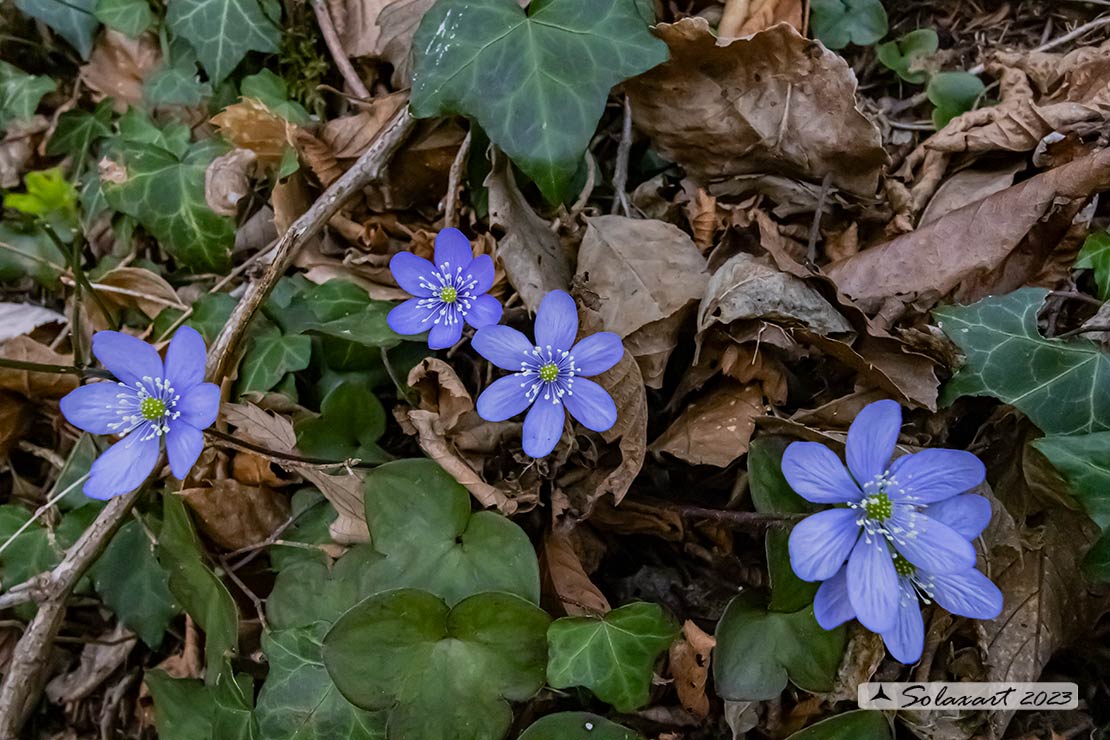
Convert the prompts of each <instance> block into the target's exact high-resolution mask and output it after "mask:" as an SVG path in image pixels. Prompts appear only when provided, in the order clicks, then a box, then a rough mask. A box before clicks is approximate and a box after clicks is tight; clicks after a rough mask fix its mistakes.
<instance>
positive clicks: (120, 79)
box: [80, 28, 162, 113]
mask: <svg viewBox="0 0 1110 740" xmlns="http://www.w3.org/2000/svg"><path fill="white" fill-rule="evenodd" d="M161 59H162V53H161V51H160V50H159V47H158V39H156V38H155V37H154V36H153V35H151V34H149V33H147V34H143V35H142V36H140V37H139V38H137V39H132V38H129V37H127V36H125V35H124V34H122V33H120V32H119V31H113V30H112V29H110V28H108V29H105V31H104V33H103V34H101V35H100V38H99V39H98V40H97V42H96V45H95V46H94V47H93V50H92V54H91V55H90V56H89V62H88V64H85V65H82V67H81V75H80V76H81V80H82V81H83V82H84V83H85V84H86V85H88V86H89V87H91V88H92V89H93V90H94V91H95V92H96V93H97V95H94V96H93V97H94V98H95V99H96V100H97V101H98V102H99V101H101V100H103V99H104V98H111V99H112V107H113V108H115V110H116V113H126V112H127V108H128V107H129V106H132V105H136V106H137V105H141V104H142V102H143V82H144V81H145V80H146V78H147V77H148V76H149V75H150V73H151V72H153V71H154V70H155V69H157V68H158V66H159V64H160V63H161Z"/></svg>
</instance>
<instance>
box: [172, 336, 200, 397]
mask: <svg viewBox="0 0 1110 740" xmlns="http://www.w3.org/2000/svg"><path fill="white" fill-rule="evenodd" d="M206 356H207V350H206V349H205V346H204V339H203V338H202V337H201V335H200V332H198V331H197V330H196V329H194V328H193V327H191V326H182V327H181V328H180V329H178V330H177V332H175V333H174V335H173V339H172V340H171V341H170V347H169V349H167V350H166V361H165V363H164V364H165V372H164V374H163V375H162V377H163V378H165V379H166V380H168V381H169V383H170V385H171V386H173V389H174V390H175V391H176V392H178V393H185V392H186V391H188V390H189V389H190V388H192V387H193V386H195V385H197V384H198V383H200V382H202V381H203V380H204V361H205V359H206Z"/></svg>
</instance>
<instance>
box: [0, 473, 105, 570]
mask: <svg viewBox="0 0 1110 740" xmlns="http://www.w3.org/2000/svg"><path fill="white" fill-rule="evenodd" d="M88 477H89V476H88V474H87V473H86V474H85V475H83V476H81V477H80V478H78V479H77V480H75V481H73V483H71V484H69V485H68V486H66V487H65V489H64V490H62V492H61V493H57V494H55V495H54V496H52V497H51V498H49V499H48V500H47V502H46V503H45V504H43V505H42V506H40V507H39V508H38V509H36V510H35V513H34V514H32V515H31V516H30V517H29V518H28V519H27V521H25V522H23V524H20V525H19V528H18V529H16V530H15V532H13V533H12V536H11V537H9V538H8V539H6V540H4V542H3V544H0V553H2V552H4V551H5V550H7V549H8V548H9V547H11V544H12V543H13V542H15V540H16V538H17V537H19V535H21V534H23V533H24V532H26V531H27V528H28V527H30V526H31V525H32V524H34V523H35V522H37V521H38V520H39V517H41V516H42V515H43V514H45V513H46V512H48V511H50V509H51V508H52V507H53V506H54V504H56V503H58V502H59V501H61V500H62V499H63V498H65V497H66V496H68V495H69V492H70V491H72V490H73V489H74V488H77V486H79V485H81V484H82V483H84V482H85V480H86V479H87V478H88Z"/></svg>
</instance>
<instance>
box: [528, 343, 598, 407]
mask: <svg viewBox="0 0 1110 740" xmlns="http://www.w3.org/2000/svg"><path fill="white" fill-rule="evenodd" d="M581 370H582V368H580V367H578V366H577V365H575V364H574V355H572V354H571V353H570V352H569V351H567V350H561V349H553V348H552V347H551V345H550V344H549V345H547V346H545V347H540V346H538V345H537V346H535V347H533V348H532V349H531V350H530V351H528V352H526V353H525V354H524V359H522V360H521V362H520V371H519V372H518V373H517V375H518V376H520V378H521V379H522V382H521V384H520V387H521V388H524V389H525V391H524V392H525V395H526V396H527V398H528V400H529V402H531V401H535V400H536V399H537V398H539V397H540V396H541V394H542V396H543V400H545V401H550V402H551V403H553V404H559V403H562V401H563V398H564V397H565V396H573V395H574V378H575V377H576V376H577V375H578V373H579V372H580V371H581ZM552 373H554V377H553V378H552V379H550V380H548V379H546V378H545V377H544V376H545V375H549V376H550V375H551V374H552Z"/></svg>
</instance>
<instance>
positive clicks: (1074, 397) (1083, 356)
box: [933, 288, 1110, 434]
mask: <svg viewBox="0 0 1110 740" xmlns="http://www.w3.org/2000/svg"><path fill="white" fill-rule="evenodd" d="M1047 293H1048V291H1046V290H1043V289H1041V288H1022V289H1021V290H1016V291H1014V292H1013V293H1009V294H1007V295H1003V296H991V297H989V298H984V299H983V300H981V301H979V302H978V303H975V304H972V305H970V306H947V307H944V308H938V309H935V310H934V311H933V314H934V316H935V317H936V319H937V325H938V326H939V327H940V328H941V329H942V330H943V331H944V333H945V334H947V335H948V338H949V339H951V340H952V341H953V342H955V343H956V344H957V345H958V346H959V347H960V349H961V350H962V351H963V353H964V354H965V355H966V356H967V363H966V364H965V365H964V366H963V367H962V368H960V370H959V372H957V373H956V375H955V377H953V378H952V379H951V380H950V381H948V383H947V385H946V386H945V387H944V391H943V393H942V401H943V402H944V403H950V402H951V401H952V400H953V399H955V398H957V397H959V396H963V395H969V396H993V397H995V398H997V399H999V400H1000V401H1002V402H1004V403H1009V404H1012V405H1014V406H1016V407H1017V408H1019V409H1020V410H1021V411H1022V412H1024V413H1025V415H1026V416H1028V417H1029V418H1030V419H1031V420H1032V422H1033V423H1034V424H1036V425H1037V426H1038V427H1040V429H1041V430H1042V431H1043V432H1044V433H1045V434H1088V433H1090V432H1099V431H1105V430H1108V429H1110V355H1108V354H1106V353H1105V352H1102V351H1101V350H1100V349H1099V347H1098V345H1096V344H1094V343H1093V342H1089V341H1086V340H1082V339H1077V340H1071V341H1061V340H1059V339H1045V338H1044V337H1042V336H1041V334H1040V332H1039V331H1038V329H1037V313H1038V311H1040V309H1041V306H1042V305H1043V304H1044V299H1045V296H1046V295H1047Z"/></svg>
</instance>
